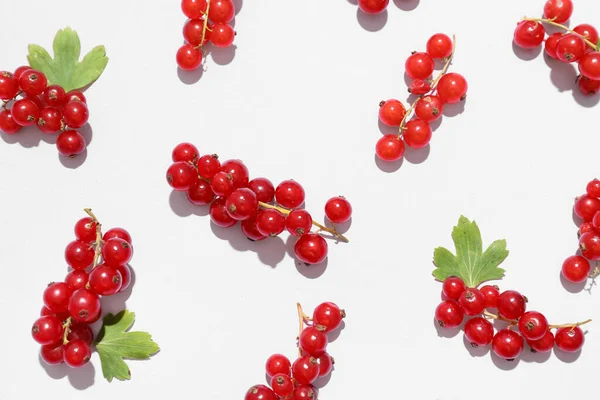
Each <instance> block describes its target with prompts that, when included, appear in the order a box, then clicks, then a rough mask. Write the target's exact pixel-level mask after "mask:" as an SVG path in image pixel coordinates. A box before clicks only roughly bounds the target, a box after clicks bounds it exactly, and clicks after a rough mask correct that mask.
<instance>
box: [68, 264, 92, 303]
mask: <svg viewBox="0 0 600 400" xmlns="http://www.w3.org/2000/svg"><path fill="white" fill-rule="evenodd" d="M88 280H89V274H88V273H87V272H85V271H84V270H81V269H76V270H73V271H71V272H69V273H68V274H67V276H66V277H65V283H66V284H67V286H68V287H69V289H71V290H72V291H73V292H74V291H76V290H77V289H81V288H84V287H85V285H87V283H88ZM67 308H68V304H67Z"/></svg>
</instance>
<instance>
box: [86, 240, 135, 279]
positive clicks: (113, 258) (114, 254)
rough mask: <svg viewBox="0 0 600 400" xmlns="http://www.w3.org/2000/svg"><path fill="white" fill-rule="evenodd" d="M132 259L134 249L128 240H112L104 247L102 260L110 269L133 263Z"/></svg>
mask: <svg viewBox="0 0 600 400" xmlns="http://www.w3.org/2000/svg"><path fill="white" fill-rule="evenodd" d="M131 257H133V247H131V244H129V243H128V242H127V241H126V240H123V239H121V238H112V239H109V240H107V241H106V242H104V244H103V245H102V260H104V264H106V265H107V266H109V267H115V268H116V267H118V266H120V265H125V264H127V263H128V262H129V261H131ZM90 277H91V276H90Z"/></svg>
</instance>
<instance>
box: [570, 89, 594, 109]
mask: <svg viewBox="0 0 600 400" xmlns="http://www.w3.org/2000/svg"><path fill="white" fill-rule="evenodd" d="M576 86H579V85H576ZM573 98H574V99H575V101H576V102H577V104H579V105H580V106H583V107H586V108H591V107H594V106H596V105H597V104H598V102H600V94H599V93H596V94H593V95H589V94H584V93H582V92H581V90H579V87H576V88H574V89H573Z"/></svg>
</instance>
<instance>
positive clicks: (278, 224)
mask: <svg viewBox="0 0 600 400" xmlns="http://www.w3.org/2000/svg"><path fill="white" fill-rule="evenodd" d="M256 229H258V231H259V232H260V233H261V235H264V236H271V237H275V236H277V235H279V234H280V233H281V232H283V230H284V229H285V216H284V215H283V214H282V213H281V212H279V211H277V210H275V209H272V208H268V209H266V210H261V211H259V212H258V214H257V215H256Z"/></svg>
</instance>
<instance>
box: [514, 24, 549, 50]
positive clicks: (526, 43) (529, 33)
mask: <svg viewBox="0 0 600 400" xmlns="http://www.w3.org/2000/svg"><path fill="white" fill-rule="evenodd" d="M545 34H546V30H545V29H544V25H542V24H541V23H540V22H537V21H521V22H519V23H518V24H517V27H516V28H515V33H514V35H513V40H514V42H515V44H516V45H517V46H519V47H521V48H523V49H535V48H536V47H538V46H539V45H541V44H542V42H543V41H544V35H545Z"/></svg>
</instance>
